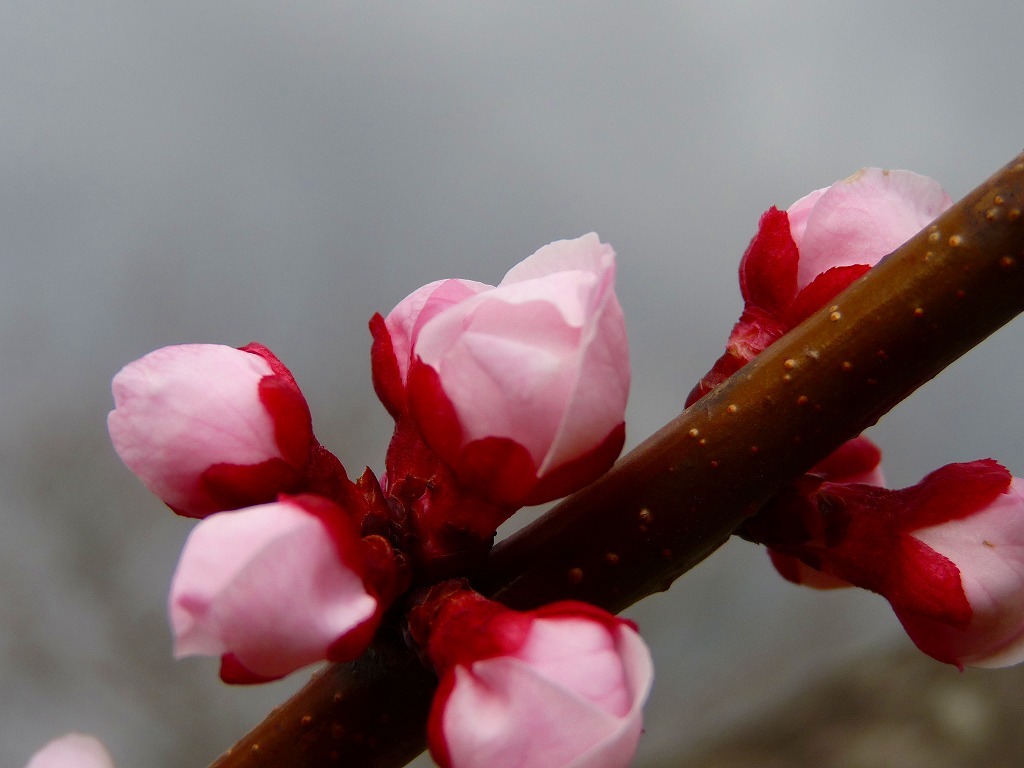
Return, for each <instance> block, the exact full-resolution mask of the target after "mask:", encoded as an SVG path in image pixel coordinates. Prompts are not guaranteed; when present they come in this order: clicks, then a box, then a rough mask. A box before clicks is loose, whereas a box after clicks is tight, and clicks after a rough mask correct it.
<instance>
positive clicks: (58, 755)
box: [25, 733, 114, 768]
mask: <svg viewBox="0 0 1024 768" xmlns="http://www.w3.org/2000/svg"><path fill="white" fill-rule="evenodd" d="M25 768H114V761H113V759H112V758H111V757H110V753H109V752H107V750H106V748H105V747H104V746H103V744H101V743H100V742H99V740H98V739H96V738H95V737H93V736H87V735H85V734H82V733H69V734H67V735H66V736H62V737H60V738H59V739H54V740H53V741H51V742H50V743H49V744H47V745H46V746H45V747H43V748H42V749H41V750H39V751H38V752H36V753H35V754H34V755H33V756H32V758H31V759H30V760H29V761H28V765H26V766H25Z"/></svg>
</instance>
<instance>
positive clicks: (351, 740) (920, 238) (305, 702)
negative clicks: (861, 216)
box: [214, 154, 1024, 768]
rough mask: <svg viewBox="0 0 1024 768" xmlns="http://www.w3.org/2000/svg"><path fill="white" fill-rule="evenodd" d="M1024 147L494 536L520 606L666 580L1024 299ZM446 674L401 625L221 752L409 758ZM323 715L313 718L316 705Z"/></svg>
mask: <svg viewBox="0 0 1024 768" xmlns="http://www.w3.org/2000/svg"><path fill="white" fill-rule="evenodd" d="M1022 209H1024V154H1021V155H1019V156H1018V157H1017V158H1015V159H1014V160H1013V161H1012V162H1011V163H1010V164H1009V165H1007V166H1006V167H1005V168H1003V169H1002V170H1000V171H999V172H998V173H996V174H995V175H994V176H993V177H992V178H990V179H989V180H988V181H986V182H985V183H984V184H982V185H981V186H980V187H978V189H976V190H974V191H973V192H971V193H970V194H969V195H968V196H967V197H965V198H964V199H963V200H961V201H960V202H959V203H957V204H956V205H955V206H953V208H952V209H950V210H949V211H947V212H946V213H945V214H943V215H942V216H941V217H940V218H939V219H938V220H936V222H935V224H933V225H932V226H930V227H929V228H928V229H926V230H925V231H923V232H921V233H920V234H918V235H917V236H915V237H914V238H913V239H912V240H910V241H909V242H907V243H906V244H905V245H903V246H902V247H900V248H899V249H898V250H897V251H896V252H895V253H893V254H891V255H890V256H888V257H887V258H886V259H885V260H884V261H883V262H882V263H880V264H879V265H878V266H877V267H876V268H875V269H872V270H871V271H870V272H869V273H868V274H867V275H865V276H864V277H863V278H861V279H860V280H859V281H857V282H856V283H854V284H853V285H852V286H850V288H849V289H847V290H846V291H845V292H843V293H842V294H841V295H840V296H839V297H837V298H836V300H835V301H834V302H833V304H832V305H831V306H829V307H826V308H824V309H823V310H822V311H821V312H819V313H818V314H816V315H814V316H813V317H811V318H810V319H808V320H807V321H806V322H805V323H803V324H802V325H801V326H800V327H798V328H796V329H795V330H794V331H792V332H791V333H789V334H787V335H786V336H785V337H784V338H782V339H780V340H779V341H777V342H776V343H775V344H773V345H772V346H771V347H770V348H769V349H768V350H766V351H765V352H764V353H762V354H761V356H760V357H759V358H758V359H757V360H755V361H754V362H753V363H751V364H750V365H748V366H747V367H745V368H743V369H742V370H741V371H739V372H738V373H737V374H735V375H734V376H733V377H732V378H731V379H730V380H729V381H728V382H726V383H725V384H724V385H723V386H721V387H720V388H719V389H717V390H715V391H714V392H712V393H711V394H709V395H708V396H707V397H705V398H704V399H702V400H701V401H699V402H698V403H696V404H695V405H694V406H693V407H691V408H690V409H689V410H688V411H686V412H685V413H683V414H682V415H680V416H678V417H677V418H676V419H674V420H673V421H672V422H670V423H669V424H667V425H666V426H665V427H663V428H662V429H661V430H660V431H658V432H657V433H656V434H654V435H653V436H652V437H650V438H649V439H648V440H647V441H645V442H644V443H643V444H642V445H640V446H639V447H638V448H636V449H635V450H633V451H632V452H630V453H629V454H628V455H627V456H625V457H624V458H623V459H622V460H621V461H620V462H619V463H618V464H616V466H615V467H614V468H613V469H612V470H611V471H610V472H608V474H606V475H605V476H604V477H602V478H601V479H600V480H598V481H597V482H595V483H594V484H593V485H591V486H589V487H587V488H584V489H583V490H582V491H580V492H579V493H577V494H575V495H573V496H571V497H569V498H568V499H566V500H565V501H563V502H562V503H561V504H560V505H559V506H557V507H556V508H555V509H553V510H552V511H551V512H549V513H548V514H547V515H545V516H544V517H542V518H541V519H540V520H538V521H536V522H535V523H534V524H532V525H530V526H528V527H527V528H525V529H523V530H522V531H520V532H519V533H517V534H515V535H514V536H512V537H510V538H509V539H507V540H506V541H504V542H502V543H501V544H499V545H498V547H496V548H495V550H494V552H493V554H492V556H491V558H490V561H489V564H488V567H487V569H486V572H485V573H484V574H483V575H482V576H481V577H480V578H479V579H478V580H477V582H478V586H479V587H480V588H481V589H482V590H484V591H485V592H487V593H489V594H491V595H493V596H495V597H497V598H498V599H500V600H502V601H503V602H505V603H507V604H509V605H512V606H515V607H532V606H536V605H539V604H542V603H545V602H549V601H551V600H557V599H562V598H573V599H582V600H587V601H590V602H593V603H596V604H598V605H602V606H604V607H606V608H608V609H610V610H613V611H619V610H622V609H623V608H625V607H627V606H628V605H631V604H632V603H634V602H636V601H637V600H640V599H641V598H643V597H646V596H647V595H649V594H651V593H653V592H656V591H659V590H663V589H665V588H667V587H668V586H669V585H670V584H671V583H672V581H673V580H675V579H676V578H677V577H678V576H679V575H680V574H682V573H683V572H685V571H686V570H688V569H689V568H692V567H693V566H694V565H696V564H697V563H698V562H700V561H701V560H702V559H704V558H705V557H707V556H708V555H709V554H710V553H711V552H712V551H714V550H715V549H716V548H717V547H718V546H720V545H721V544H722V543H723V542H725V541H726V539H728V538H729V536H730V534H731V533H732V531H733V530H734V529H735V528H736V527H737V526H738V525H739V524H740V523H741V522H743V520H744V519H745V518H746V517H747V516H749V515H750V514H751V513H752V512H753V511H754V510H756V509H757V508H758V506H759V505H760V504H762V503H763V502H764V501H765V500H766V499H768V498H769V497H770V496H771V495H772V494H773V493H775V492H776V491H777V490H778V489H779V488H781V487H782V486H783V485H784V484H785V483H787V482H789V481H790V480H792V479H793V478H794V477H796V476H797V475H799V474H800V473H802V472H804V471H806V470H807V469H809V468H810V467H811V466H813V465H814V464H815V463H817V462H818V461H819V460H821V459H822V458H823V457H824V456H826V455H827V454H828V453H830V452H831V451H832V450H833V449H834V448H836V447H837V446H838V445H840V444H841V443H842V442H844V441H845V440H847V439H849V438H851V437H853V436H855V435H857V434H859V433H860V432H862V431H863V430H864V429H866V428H867V427H869V426H871V425H872V424H874V423H875V422H876V421H877V420H878V418H879V417H880V416H882V414H884V413H886V412H887V411H888V410H889V409H891V408H892V407H893V406H894V405H896V403H898V402H899V401H900V400H902V399H904V398H905V397H907V396H908V395H909V394H910V393H911V392H913V391H914V390H915V389H916V388H917V387H919V386H920V385H921V384H923V383H924V382H926V381H928V380H929V379H931V378H932V377H933V376H935V375H936V374H937V373H938V372H939V371H941V370H942V369H943V368H944V367H946V366H947V365H948V364H949V363H950V362H952V361H953V360H955V359H956V358H957V357H959V356H960V355H962V354H964V353H965V352H966V351H967V350H969V349H970V348H971V347H973V346H974V345H975V344H978V343H979V342H980V341H981V340H982V339H984V338H985V337H986V336H988V335H989V334H991V333H993V332H994V331H995V330H997V329H998V328H999V327H1001V326H1002V325H1003V324H1005V323H1006V322H1008V321H1009V320H1010V319H1011V318H1013V317H1014V316H1015V315H1017V314H1018V313H1019V312H1021V311H1022V310H1024V217H1022ZM432 684H433V682H432V677H431V675H430V674H429V673H427V672H425V671H424V670H423V669H422V668H421V667H419V666H418V664H417V662H416V661H415V659H414V657H413V655H412V653H411V652H409V651H407V650H405V649H404V647H403V646H402V645H401V643H400V642H399V641H398V640H397V639H396V638H394V637H388V638H384V639H380V640H378V642H377V643H376V644H375V646H374V648H373V649H372V650H371V652H369V653H368V654H367V655H366V656H364V657H363V658H362V659H360V660H358V661H356V662H354V663H353V664H350V665H345V666H332V667H328V668H327V669H326V670H325V671H323V672H321V673H320V674H319V675H318V676H316V677H315V678H314V679H313V680H312V681H311V682H310V683H309V684H308V685H307V686H306V687H305V688H304V689H303V690H301V691H300V692H299V693H298V694H296V695H295V697H293V698H292V699H291V700H290V701H289V702H287V703H286V704H284V705H283V706H282V707H281V708H279V709H278V710H275V712H273V713H271V715H270V717H268V718H267V720H266V721H264V722H263V723H262V724H261V725H259V726H257V728H256V729H255V730H254V731H253V732H252V733H250V734H249V735H248V736H246V737H245V738H244V739H242V741H240V742H239V743H238V744H237V745H236V746H235V747H234V749H233V750H232V751H231V752H229V753H228V754H227V755H225V756H224V757H222V758H221V759H220V760H219V761H217V762H216V763H215V764H214V768H241V767H242V766H247V767H252V766H270V765H275V766H276V765H288V766H292V767H293V768H320V767H321V766H331V765H341V764H343V765H345V766H359V767H362V766H367V767H369V766H375V767H379V768H385V767H392V766H399V765H402V764H404V762H406V761H407V760H408V759H410V758H411V757H412V756H414V755H415V754H416V753H417V752H419V751H420V750H421V749H422V748H423V744H424V734H423V724H424V721H425V717H426V711H427V708H428V707H429V700H430V695H431V689H432ZM307 718H308V719H307Z"/></svg>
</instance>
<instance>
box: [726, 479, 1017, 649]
mask: <svg viewBox="0 0 1024 768" xmlns="http://www.w3.org/2000/svg"><path fill="white" fill-rule="evenodd" d="M744 535H745V536H747V537H748V538H751V539H752V540H755V541H760V542H762V543H765V544H767V545H768V546H769V547H771V548H772V550H773V562H775V563H776V565H777V566H778V567H779V570H780V572H781V573H782V574H783V576H785V577H786V578H788V579H790V580H791V581H795V582H797V583H804V584H808V585H809V586H837V585H841V583H842V582H848V583H850V584H854V585H856V586H859V587H863V588H865V589H870V590H872V591H874V592H878V593H879V594H881V595H882V596H884V597H885V598H886V599H888V600H889V602H890V604H891V605H892V607H893V610H894V611H895V613H896V615H897V617H898V618H899V620H900V621H901V622H902V623H903V626H904V628H905V629H906V630H907V633H908V634H909V635H910V638H911V639H912V640H913V641H914V643H915V644H917V646H918V647H919V648H920V649H921V650H923V651H924V652H925V653H927V654H928V655H930V656H933V657H934V658H936V659H938V660H939V661H944V662H947V663H950V664H956V665H957V666H960V667H962V666H964V665H970V666H982V667H990V666H1008V665H1010V664H1017V663H1019V662H1021V661H1024V481H1022V480H1020V479H1017V478H1012V477H1011V476H1010V473H1009V472H1007V471H1006V469H1004V468H1003V467H1001V466H1000V465H999V464H997V463H996V462H994V461H992V460H983V461H975V462H971V463H967V464H950V465H948V466H946V467H943V468H941V469H938V470H936V471H935V472H932V473H931V474H930V475H928V476H927V477H926V478H924V480H922V481H921V482H920V483H918V484H917V485H915V486H912V487H910V488H906V489H903V490H899V491H892V490H886V489H884V488H877V487H873V486H868V485H853V484H846V483H831V482H827V481H821V480H820V479H818V480H815V479H813V478H810V477H805V478H804V479H803V480H802V481H800V482H799V483H798V484H797V486H796V487H794V488H793V489H790V490H789V491H787V492H785V493H784V494H783V495H781V496H779V497H777V498H776V499H774V500H773V501H772V502H771V503H770V504H769V505H767V506H766V507H765V508H764V509H762V510H761V511H759V512H758V513H757V515H755V516H754V517H753V518H752V519H751V520H750V521H748V523H747V524H746V525H745V527H744ZM774 553H781V557H778V556H776V555H775V554H774ZM794 563H799V565H800V567H799V568H797V567H794ZM815 574H817V575H815Z"/></svg>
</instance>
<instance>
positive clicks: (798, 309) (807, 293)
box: [785, 264, 871, 328]
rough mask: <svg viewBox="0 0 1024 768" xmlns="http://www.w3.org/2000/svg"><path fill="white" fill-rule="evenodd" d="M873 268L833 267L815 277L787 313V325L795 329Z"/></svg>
mask: <svg viewBox="0 0 1024 768" xmlns="http://www.w3.org/2000/svg"><path fill="white" fill-rule="evenodd" d="M870 269H871V267H870V266H869V265H867V264H851V265H850V266H847V267H832V268H831V269H827V270H825V271H824V272H822V273H821V274H820V275H818V276H817V277H815V278H814V279H813V280H812V281H811V282H810V283H808V284H807V285H806V286H804V289H803V290H802V291H800V293H798V294H797V295H796V298H795V299H793V303H792V304H790V306H789V308H788V309H787V310H786V312H785V318H786V325H787V326H788V327H789V328H795V327H796V326H798V325H800V323H802V322H803V321H804V320H806V319H807V318H808V317H810V316H811V315H813V314H814V313H815V312H817V311H818V310H819V309H821V308H822V307H824V306H825V305H827V304H828V303H829V302H830V301H832V299H834V298H835V297H836V296H838V295H839V294H840V293H842V292H843V291H845V290H846V289H847V288H849V287H850V285H851V284H852V283H853V282H854V281H855V280H856V279H857V278H859V277H861V276H862V275H864V274H866V273H867V272H868V270H870Z"/></svg>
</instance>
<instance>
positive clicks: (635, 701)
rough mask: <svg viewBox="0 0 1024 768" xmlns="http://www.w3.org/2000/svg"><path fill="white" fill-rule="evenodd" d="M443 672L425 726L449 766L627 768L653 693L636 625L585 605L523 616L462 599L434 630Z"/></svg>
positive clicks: (433, 650) (432, 647) (433, 645)
mask: <svg viewBox="0 0 1024 768" xmlns="http://www.w3.org/2000/svg"><path fill="white" fill-rule="evenodd" d="M429 653H430V657H431V660H432V661H433V662H434V664H435V666H436V667H437V669H438V672H439V674H441V676H442V677H441V683H440V686H439V688H438V691H437V693H436V694H435V697H434V704H433V707H432V709H431V713H430V720H429V724H428V740H429V744H430V751H431V754H432V755H433V757H434V759H435V760H437V761H438V763H439V764H440V765H441V766H444V767H445V768H477V767H479V768H518V766H524V765H529V766H531V768H556V767H558V766H570V765H571V766H574V767H575V768H591V767H592V768H597V766H601V767H602V768H614V767H615V766H627V765H629V763H630V761H631V760H632V758H633V755H634V753H635V751H636V746H637V742H638V740H639V738H640V733H641V728H642V711H641V708H642V706H643V704H644V702H645V700H646V699H647V695H648V693H649V691H650V687H651V681H652V677H653V671H652V666H651V657H650V653H649V652H648V650H647V646H646V645H645V644H644V642H643V640H641V639H640V636H639V635H638V634H637V633H636V630H635V627H634V626H633V625H632V624H631V623H630V622H627V621H623V620H621V619H617V618H616V617H614V616H612V615H611V614H608V613H606V612H605V611H602V610H600V609H598V608H595V607H593V606H590V605H587V604H585V603H576V602H561V603H554V604H551V605H548V606H545V607H543V608H540V609H538V610H535V611H529V612H525V613H520V612H516V611H512V610H510V609H507V608H505V607H503V606H501V605H499V604H497V603H493V602H490V601H486V600H484V599H483V598H480V597H479V596H476V595H473V596H471V597H467V596H465V593H462V594H461V595H458V596H456V597H455V598H454V599H452V600H451V601H450V603H449V604H448V605H446V606H444V607H443V608H442V609H441V611H440V613H439V614H438V616H437V618H436V619H435V621H434V624H433V626H432V628H431V634H430V638H429Z"/></svg>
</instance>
